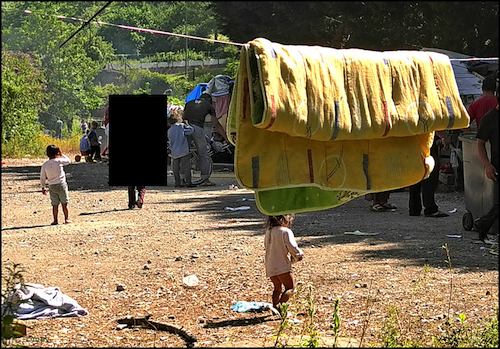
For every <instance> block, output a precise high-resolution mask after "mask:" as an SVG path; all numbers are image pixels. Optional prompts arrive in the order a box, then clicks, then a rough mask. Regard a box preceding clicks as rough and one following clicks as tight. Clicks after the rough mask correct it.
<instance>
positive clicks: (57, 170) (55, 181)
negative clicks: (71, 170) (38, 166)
mask: <svg viewBox="0 0 500 349" xmlns="http://www.w3.org/2000/svg"><path fill="white" fill-rule="evenodd" d="M47 156H48V157H49V160H48V161H46V162H45V163H44V164H43V165H42V170H41V171H40V182H41V185H42V194H43V195H47V189H45V181H46V180H47V182H48V184H49V191H50V201H51V203H52V214H53V215H54V221H53V222H52V223H51V225H57V224H58V223H57V215H58V213H59V203H61V206H62V209H63V212H64V223H66V224H68V223H71V221H70V220H69V214H68V201H69V194H68V184H67V183H66V173H64V169H63V166H65V165H68V164H70V163H71V160H70V159H69V158H68V157H67V156H66V155H64V154H63V153H62V152H61V149H59V147H58V146H56V145H49V146H48V147H47Z"/></svg>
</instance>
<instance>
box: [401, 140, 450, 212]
mask: <svg viewBox="0 0 500 349" xmlns="http://www.w3.org/2000/svg"><path fill="white" fill-rule="evenodd" d="M450 142H451V138H450V137H449V136H448V135H447V134H446V131H436V132H435V134H434V142H433V143H432V146H431V156H432V157H433V158H434V161H435V165H434V169H433V170H432V172H431V174H430V176H429V177H428V178H426V179H424V180H422V181H420V182H418V183H416V184H414V185H412V186H410V205H409V206H410V210H409V214H410V216H420V214H421V213H420V211H421V210H422V203H423V205H424V215H425V216H426V217H436V218H439V217H448V216H449V214H447V213H444V212H441V211H439V208H438V205H437V204H436V202H435V201H434V192H435V191H436V188H437V185H438V181H439V152H438V150H439V149H438V147H439V146H440V145H439V143H441V144H443V149H444V150H446V149H448V147H449V146H450ZM420 195H422V196H420Z"/></svg>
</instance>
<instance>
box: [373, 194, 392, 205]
mask: <svg viewBox="0 0 500 349" xmlns="http://www.w3.org/2000/svg"><path fill="white" fill-rule="evenodd" d="M390 194H391V192H390V191H382V192H380V193H373V202H374V203H376V204H378V203H386V202H387V201H388V200H389V195H390Z"/></svg>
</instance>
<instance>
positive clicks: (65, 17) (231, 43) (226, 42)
mask: <svg viewBox="0 0 500 349" xmlns="http://www.w3.org/2000/svg"><path fill="white" fill-rule="evenodd" d="M24 12H25V13H26V14H31V13H32V12H31V11H29V10H25V11H24ZM55 16H56V17H57V18H59V19H70V20H74V21H78V22H86V21H85V20H83V19H81V18H75V17H67V16H61V15H55ZM90 23H92V24H98V25H109V26H112V27H117V28H122V29H129V30H135V31H140V32H145V33H151V34H161V35H170V36H176V37H179V38H187V39H194V40H201V41H208V42H213V43H219V44H226V45H236V46H248V44H247V43H245V44H241V43H237V42H231V41H222V40H215V39H209V38H203V37H199V36H193V35H186V34H177V33H171V32H165V31H161V30H155V29H146V28H139V27H133V26H128V25H122V24H114V23H107V22H102V21H93V22H90ZM497 60H498V57H489V58H475V57H472V58H450V61H460V62H466V61H497Z"/></svg>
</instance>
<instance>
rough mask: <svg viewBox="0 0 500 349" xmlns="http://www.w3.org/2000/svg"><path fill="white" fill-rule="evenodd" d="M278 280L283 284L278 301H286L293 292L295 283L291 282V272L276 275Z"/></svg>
mask: <svg viewBox="0 0 500 349" xmlns="http://www.w3.org/2000/svg"><path fill="white" fill-rule="evenodd" d="M278 278H279V280H280V282H281V283H282V284H283V286H285V291H284V292H283V294H282V295H281V297H280V300H279V303H286V302H287V301H288V300H289V299H290V297H291V296H292V294H293V290H294V288H295V284H294V282H293V277H292V273H291V272H290V273H285V274H281V275H278Z"/></svg>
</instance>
